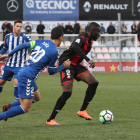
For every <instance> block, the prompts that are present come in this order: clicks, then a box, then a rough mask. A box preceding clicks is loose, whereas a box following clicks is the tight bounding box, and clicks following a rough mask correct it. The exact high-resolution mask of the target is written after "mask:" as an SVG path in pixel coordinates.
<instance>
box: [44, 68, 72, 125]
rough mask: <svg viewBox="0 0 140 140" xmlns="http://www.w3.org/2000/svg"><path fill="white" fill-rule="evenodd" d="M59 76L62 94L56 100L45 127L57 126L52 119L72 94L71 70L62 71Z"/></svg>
mask: <svg viewBox="0 0 140 140" xmlns="http://www.w3.org/2000/svg"><path fill="white" fill-rule="evenodd" d="M60 76H61V83H62V84H61V85H62V88H63V93H62V95H61V96H60V97H59V98H58V100H57V102H56V105H55V107H54V109H53V112H52V114H51V116H50V117H49V119H48V120H47V121H46V124H47V125H59V124H58V123H57V122H56V121H55V120H54V119H55V117H56V115H57V114H58V113H59V112H60V111H61V109H62V108H63V107H64V105H65V104H66V101H67V100H68V99H69V98H70V96H71V94H72V88H73V81H74V80H73V74H72V70H63V71H61V72H60Z"/></svg>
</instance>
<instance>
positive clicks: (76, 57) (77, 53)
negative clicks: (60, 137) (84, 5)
mask: <svg viewBox="0 0 140 140" xmlns="http://www.w3.org/2000/svg"><path fill="white" fill-rule="evenodd" d="M99 36H100V26H99V24H97V23H95V22H92V23H90V24H89V26H88V31H87V33H81V34H80V35H78V37H77V38H76V39H75V40H74V41H73V42H72V44H71V46H70V47H69V49H67V50H65V51H64V52H63V53H62V55H61V56H60V58H59V65H61V64H63V62H64V61H65V60H67V59H70V61H71V65H70V67H69V68H68V69H64V70H62V71H61V72H60V77H61V85H62V88H63V93H62V95H61V96H60V97H59V99H58V100H57V102H56V105H55V107H54V109H53V112H52V114H51V116H50V117H49V119H48V120H47V121H46V124H47V125H59V123H57V122H56V120H55V117H56V115H57V113H58V112H60V110H61V109H62V108H63V106H64V105H65V104H66V101H67V100H68V99H69V98H70V96H71V94H72V88H73V81H74V80H73V79H76V80H77V81H83V82H85V83H86V84H87V85H88V88H87V90H86V95H85V98H84V101H83V105H82V107H81V109H80V111H78V112H77V115H78V116H80V117H83V118H85V119H87V120H92V118H91V117H90V116H89V115H88V114H87V111H86V108H87V106H88V104H89V103H90V102H91V100H92V98H93V97H94V95H95V93H96V88H97V86H98V83H99V82H98V81H97V79H96V78H95V77H94V76H93V75H92V74H91V73H90V72H89V71H88V70H87V68H86V67H84V66H82V65H81V64H80V63H81V62H82V61H83V59H85V60H86V61H87V62H88V63H89V65H90V67H92V68H94V67H95V63H94V62H93V61H92V60H90V59H89V58H88V57H87V56H86V55H87V54H88V52H89V51H90V50H91V48H92V40H97V39H98V38H99Z"/></svg>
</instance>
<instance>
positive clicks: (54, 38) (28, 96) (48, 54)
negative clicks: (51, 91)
mask: <svg viewBox="0 0 140 140" xmlns="http://www.w3.org/2000/svg"><path fill="white" fill-rule="evenodd" d="M62 39H63V30H62V29H61V28H60V27H55V28H53V29H52V31H51V40H42V39H38V40H36V41H31V42H27V43H23V44H20V45H19V46H17V47H16V48H15V49H14V50H12V51H11V52H10V53H8V54H5V55H2V56H1V57H0V60H3V61H4V60H7V59H8V58H9V57H10V56H12V55H13V54H14V53H16V52H18V51H20V50H21V49H27V48H30V49H33V51H32V53H31V56H30V58H29V60H28V62H26V64H25V66H24V67H23V68H22V69H20V71H19V73H18V96H19V99H20V104H21V105H17V106H15V107H12V108H10V109H9V110H7V111H5V112H3V113H1V114H0V120H2V119H4V118H9V117H14V116H17V115H20V114H24V113H27V112H28V111H29V110H30V108H31V105H32V101H33V98H34V87H35V86H36V82H35V79H37V77H38V75H39V73H40V72H41V71H43V69H44V68H46V67H48V70H49V74H50V75H52V74H55V73H57V72H59V71H61V70H63V69H64V68H65V69H67V68H68V67H69V65H70V61H69V60H66V61H64V62H63V63H62V65H61V66H59V67H57V68H56V67H55V66H54V65H55V63H56V60H57V59H58V50H57V48H56V47H59V46H60V44H61V42H62Z"/></svg>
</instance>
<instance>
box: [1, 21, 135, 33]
mask: <svg viewBox="0 0 140 140" xmlns="http://www.w3.org/2000/svg"><path fill="white" fill-rule="evenodd" d="M8 22H9V23H11V24H12V25H13V24H14V21H8ZM27 22H29V24H30V26H31V27H32V32H33V33H36V28H37V25H38V24H39V21H23V29H22V32H25V30H24V27H25V26H26V24H27ZM68 22H70V24H71V25H72V26H73V25H74V21H42V23H43V24H44V25H45V30H44V31H45V33H50V32H51V30H52V28H54V27H56V26H57V23H59V24H61V23H63V24H64V27H65V25H67V24H68ZM77 22H78V23H79V24H80V25H81V26H82V28H83V29H84V30H85V27H86V26H87V24H88V23H89V22H97V23H98V24H101V23H103V25H104V27H105V32H107V27H108V26H109V23H110V22H112V23H113V25H114V26H115V29H116V32H117V28H118V21H77ZM3 23H4V21H0V27H2V24H3ZM124 24H125V25H126V27H127V32H131V25H132V24H133V21H124ZM136 25H138V21H136ZM0 32H2V29H1V28H0Z"/></svg>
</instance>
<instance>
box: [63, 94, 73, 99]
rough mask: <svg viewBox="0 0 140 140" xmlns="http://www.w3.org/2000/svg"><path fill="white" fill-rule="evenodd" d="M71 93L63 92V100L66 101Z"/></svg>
mask: <svg viewBox="0 0 140 140" xmlns="http://www.w3.org/2000/svg"><path fill="white" fill-rule="evenodd" d="M71 94H72V92H63V94H62V96H63V98H64V99H65V100H67V99H68V98H70V96H71Z"/></svg>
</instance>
